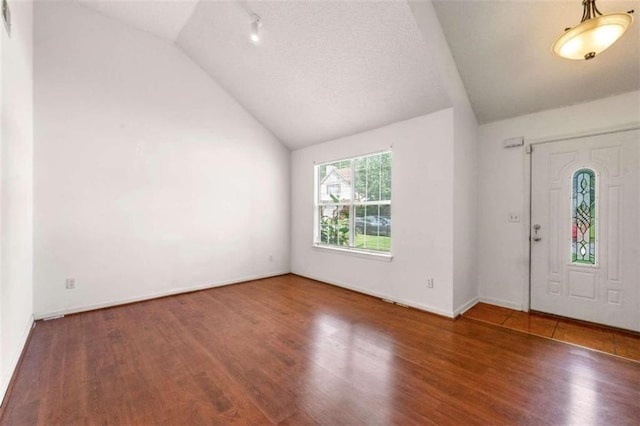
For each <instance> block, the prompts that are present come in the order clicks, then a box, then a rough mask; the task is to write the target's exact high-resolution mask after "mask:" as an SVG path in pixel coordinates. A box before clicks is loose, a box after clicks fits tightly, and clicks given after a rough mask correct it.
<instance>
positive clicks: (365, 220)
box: [354, 216, 391, 237]
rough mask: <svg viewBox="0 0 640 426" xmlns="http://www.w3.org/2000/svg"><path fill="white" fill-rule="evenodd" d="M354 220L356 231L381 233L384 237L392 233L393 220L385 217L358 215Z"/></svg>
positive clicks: (371, 233) (373, 233) (367, 233)
mask: <svg viewBox="0 0 640 426" xmlns="http://www.w3.org/2000/svg"><path fill="white" fill-rule="evenodd" d="M354 222H355V228H356V233H360V234H365V235H381V236H384V237H388V236H390V235H391V220H390V219H387V218H385V217H378V216H365V217H357V218H355V220H354Z"/></svg>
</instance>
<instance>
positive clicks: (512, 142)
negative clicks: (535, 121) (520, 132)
mask: <svg viewBox="0 0 640 426" xmlns="http://www.w3.org/2000/svg"><path fill="white" fill-rule="evenodd" d="M522 145H524V136H518V137H517V138H509V139H505V140H503V141H502V146H503V147H505V148H513V147H514V146H522Z"/></svg>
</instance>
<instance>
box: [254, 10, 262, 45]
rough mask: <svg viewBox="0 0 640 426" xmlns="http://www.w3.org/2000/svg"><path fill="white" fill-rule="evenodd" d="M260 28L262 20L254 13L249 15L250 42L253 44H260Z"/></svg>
mask: <svg viewBox="0 0 640 426" xmlns="http://www.w3.org/2000/svg"><path fill="white" fill-rule="evenodd" d="M261 26H262V19H261V18H260V17H259V16H258V15H256V14H255V13H252V14H251V41H252V42H254V43H256V44H257V43H260V27H261Z"/></svg>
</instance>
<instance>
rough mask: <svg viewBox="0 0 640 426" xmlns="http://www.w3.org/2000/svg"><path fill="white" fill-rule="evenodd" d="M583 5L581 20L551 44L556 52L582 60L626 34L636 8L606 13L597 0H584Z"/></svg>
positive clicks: (594, 54) (591, 56)
mask: <svg viewBox="0 0 640 426" xmlns="http://www.w3.org/2000/svg"><path fill="white" fill-rule="evenodd" d="M582 6H583V8H584V10H583V12H582V20H581V21H580V23H579V24H578V25H576V26H575V27H573V28H571V27H569V28H566V29H565V32H564V33H563V34H562V35H560V36H559V37H558V38H557V39H556V41H555V42H554V43H553V46H551V48H552V49H553V52H554V53H555V54H556V55H558V56H561V57H563V58H566V59H573V60H578V61H579V60H589V59H593V58H594V57H595V56H596V55H597V54H599V53H600V52H602V51H604V50H605V49H607V48H608V47H609V46H611V45H612V44H613V43H615V42H616V40H618V39H619V38H620V37H622V35H623V34H624V32H625V31H627V28H629V26H630V25H631V23H632V22H633V17H632V16H631V14H632V13H633V10H630V11H628V12H618V13H606V14H604V15H603V14H602V13H601V12H600V11H599V10H598V8H597V7H596V0H582Z"/></svg>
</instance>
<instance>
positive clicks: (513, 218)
mask: <svg viewBox="0 0 640 426" xmlns="http://www.w3.org/2000/svg"><path fill="white" fill-rule="evenodd" d="M509 222H511V223H519V222H520V213H509Z"/></svg>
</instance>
